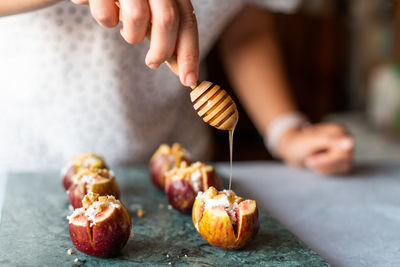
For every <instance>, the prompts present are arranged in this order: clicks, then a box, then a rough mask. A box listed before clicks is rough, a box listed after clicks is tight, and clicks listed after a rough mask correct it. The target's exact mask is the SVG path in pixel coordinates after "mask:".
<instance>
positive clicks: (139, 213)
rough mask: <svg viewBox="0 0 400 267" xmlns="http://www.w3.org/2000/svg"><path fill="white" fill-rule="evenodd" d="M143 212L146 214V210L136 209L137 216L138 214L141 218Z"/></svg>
mask: <svg viewBox="0 0 400 267" xmlns="http://www.w3.org/2000/svg"><path fill="white" fill-rule="evenodd" d="M145 214H146V211H145V210H142V209H139V210H138V211H137V216H138V217H139V218H142V217H143V216H144V215H145Z"/></svg>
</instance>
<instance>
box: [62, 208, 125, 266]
mask: <svg viewBox="0 0 400 267" xmlns="http://www.w3.org/2000/svg"><path fill="white" fill-rule="evenodd" d="M119 204H120V205H121V207H120V208H119V209H118V208H109V209H112V211H111V213H110V212H108V211H106V212H101V213H100V214H99V215H97V216H96V218H98V217H101V216H104V213H106V214H105V215H106V217H105V218H102V220H101V221H98V222H96V224H95V225H92V227H90V222H89V220H87V219H86V221H85V223H84V224H81V223H79V222H78V223H75V222H74V221H73V222H72V223H70V224H69V234H70V237H71V240H72V243H73V244H74V246H75V247H76V248H77V249H78V250H79V251H81V252H83V253H86V254H88V255H92V256H96V257H101V258H108V257H113V256H116V255H117V254H118V253H119V252H120V251H121V249H122V248H123V247H124V246H125V245H126V243H127V242H128V239H129V236H130V233H131V228H132V221H131V218H130V216H129V213H128V211H127V210H126V208H125V207H124V206H123V205H122V204H121V203H119ZM80 217H85V218H86V216H84V215H80ZM81 219H82V218H81Z"/></svg>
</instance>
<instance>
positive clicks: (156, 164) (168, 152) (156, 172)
mask: <svg viewBox="0 0 400 267" xmlns="http://www.w3.org/2000/svg"><path fill="white" fill-rule="evenodd" d="M182 162H186V163H187V164H190V160H189V155H188V153H187V152H186V150H185V149H184V148H183V147H182V146H181V145H180V144H178V143H175V144H173V145H172V147H170V146H168V145H166V144H162V145H161V146H160V147H159V148H158V149H157V151H156V152H155V153H154V154H153V156H152V157H151V159H150V163H149V172H150V178H151V181H152V182H153V183H154V185H156V186H157V187H158V188H159V189H161V190H164V189H165V174H166V173H167V172H168V171H169V170H171V169H172V168H174V167H179V166H180V165H181V163H182Z"/></svg>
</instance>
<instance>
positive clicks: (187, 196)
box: [165, 180, 197, 214]
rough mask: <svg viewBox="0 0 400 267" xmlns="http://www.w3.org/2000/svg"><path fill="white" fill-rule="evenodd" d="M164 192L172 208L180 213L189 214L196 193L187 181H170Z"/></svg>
mask: <svg viewBox="0 0 400 267" xmlns="http://www.w3.org/2000/svg"><path fill="white" fill-rule="evenodd" d="M165 191H166V193H167V198H168V202H169V204H171V206H172V207H174V208H175V209H177V210H179V211H180V212H182V213H186V214H190V212H191V211H192V206H193V203H194V200H195V198H196V195H197V193H196V192H195V191H194V189H193V187H192V186H191V185H190V183H189V182H188V181H187V180H176V181H170V182H168V184H167V188H166V190H165Z"/></svg>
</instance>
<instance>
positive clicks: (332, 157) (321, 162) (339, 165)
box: [305, 150, 352, 175]
mask: <svg viewBox="0 0 400 267" xmlns="http://www.w3.org/2000/svg"><path fill="white" fill-rule="evenodd" d="M305 165H306V167H307V168H310V169H312V170H314V171H315V172H317V173H319V174H322V175H332V174H343V173H346V172H348V171H350V169H351V166H352V155H351V153H345V152H339V151H338V150H330V151H327V152H323V153H319V154H316V155H313V156H310V157H308V158H307V159H306V161H305Z"/></svg>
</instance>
